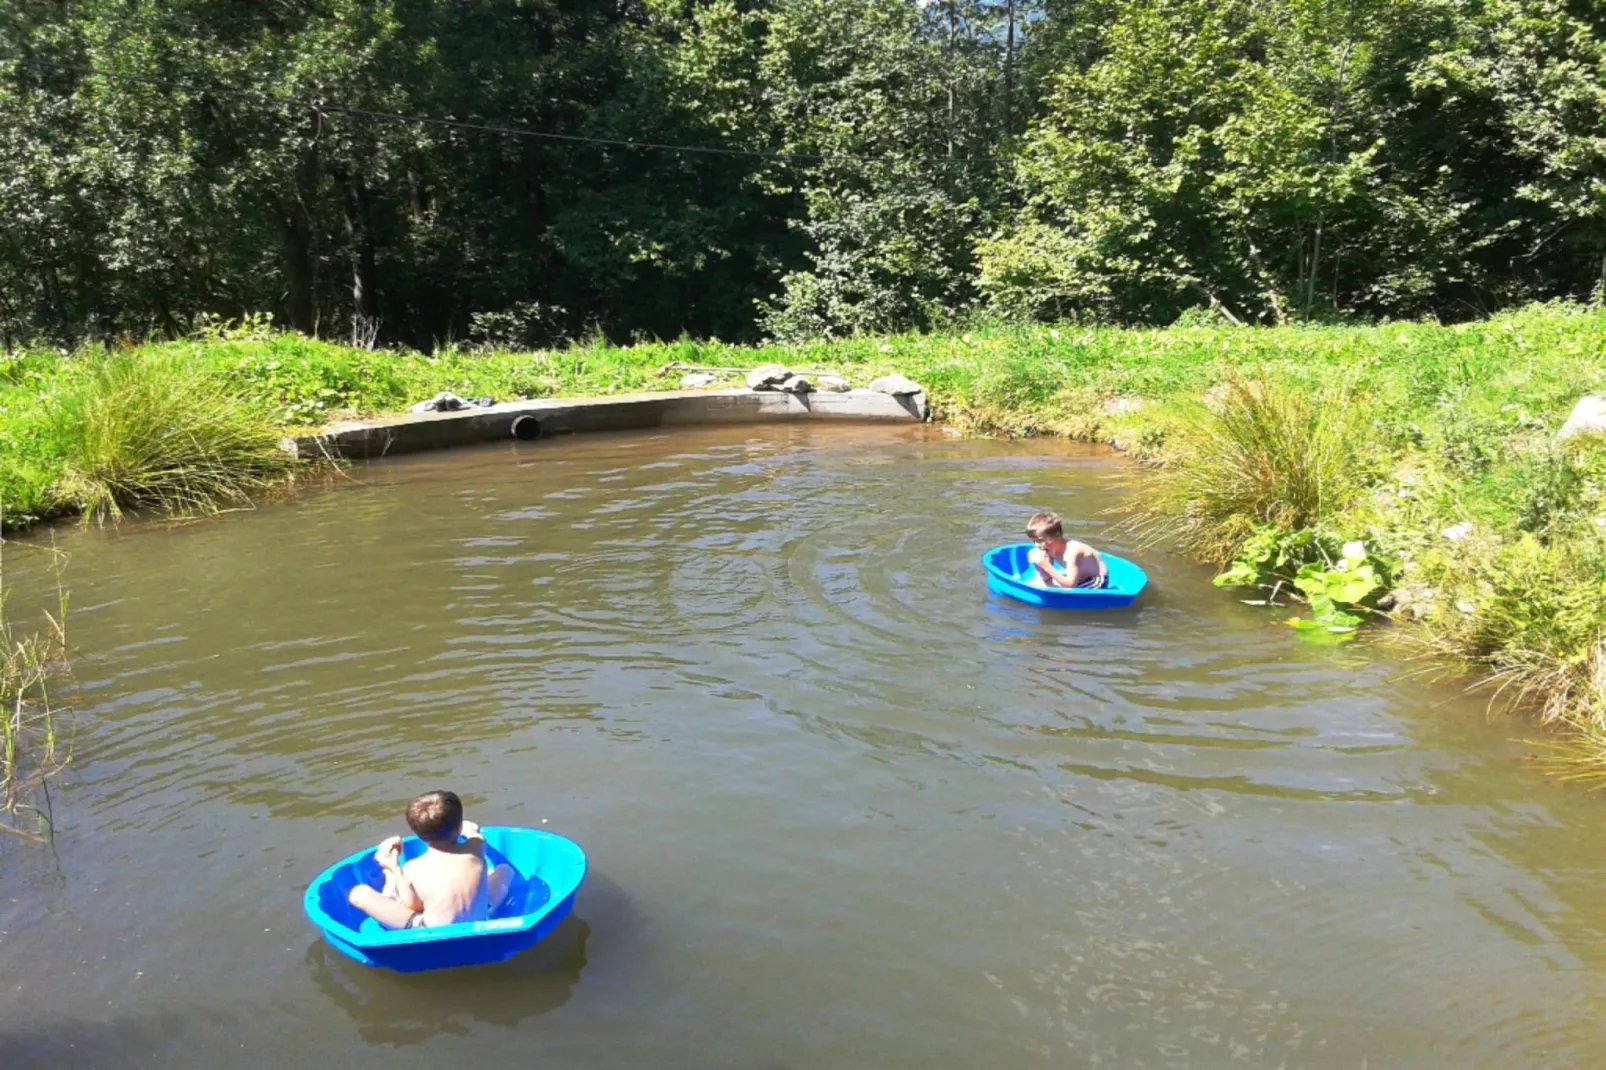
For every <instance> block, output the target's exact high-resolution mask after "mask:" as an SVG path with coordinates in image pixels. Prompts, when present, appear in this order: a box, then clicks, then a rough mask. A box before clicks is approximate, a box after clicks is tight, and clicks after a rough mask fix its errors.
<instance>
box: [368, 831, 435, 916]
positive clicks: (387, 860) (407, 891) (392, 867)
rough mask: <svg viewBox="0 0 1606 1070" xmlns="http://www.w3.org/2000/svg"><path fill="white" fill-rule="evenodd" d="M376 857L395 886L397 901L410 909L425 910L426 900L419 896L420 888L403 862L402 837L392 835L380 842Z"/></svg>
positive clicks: (375, 853)
mask: <svg viewBox="0 0 1606 1070" xmlns="http://www.w3.org/2000/svg"><path fill="white" fill-rule="evenodd" d="M374 858H375V860H376V861H378V863H379V868H380V869H382V870H384V871H385V873H386V874H387V875H388V876H389V877H390V879H391V882H392V884H393V885H394V886H395V889H396V901H397V902H399V903H400V904H401V905H402V906H404V907H406V908H407V909H408V910H423V909H424V901H423V900H422V899H420V898H419V897H418V889H416V888H414V887H413V882H412V881H411V880H410V879H409V878H408V876H407V867H406V866H404V865H402V863H401V837H400V836H392V837H391V838H390V839H388V840H386V841H385V842H384V843H382V844H380V845H379V848H378V850H376V851H375V852H374Z"/></svg>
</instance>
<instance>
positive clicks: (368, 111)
mask: <svg viewBox="0 0 1606 1070" xmlns="http://www.w3.org/2000/svg"><path fill="white" fill-rule="evenodd" d="M5 58H6V59H7V60H9V61H11V62H15V63H19V64H29V65H32V66H36V67H49V68H52V69H54V70H58V71H64V72H67V73H70V74H77V75H80V76H83V77H93V78H110V79H113V80H117V81H124V82H131V83H137V84H141V85H151V86H157V87H160V88H163V89H178V90H183V91H185V92H189V93H198V94H212V95H214V96H221V97H233V98H236V99H241V100H251V101H255V102H256V103H259V104H266V105H270V106H273V107H283V106H285V105H293V106H299V107H303V108H306V109H308V110H309V111H312V112H314V113H316V114H318V115H320V116H328V115H344V116H348V117H351V118H359V119H374V120H379V121H383V122H390V123H398V124H410V125H414V126H434V127H442V128H445V129H450V130H465V131H472V132H475V133H483V134H497V135H500V136H504V137H522V138H534V139H538V140H543V141H563V142H573V143H580V144H588V145H606V146H610V147H613V148H623V149H638V150H646V151H653V152H682V153H693V154H702V155H708V156H734V157H747V158H757V159H765V160H776V161H781V162H787V163H831V162H838V161H857V162H865V163H888V162H899V161H904V162H914V161H920V162H926V163H947V164H952V163H972V162H981V161H992V160H997V159H999V157H997V156H992V155H984V154H972V155H964V156H953V155H935V154H931V153H914V154H909V155H905V154H900V153H875V154H869V153H809V152H775V151H770V150H764V149H733V148H727V147H724V146H717V145H676V144H670V143H667V142H658V141H632V140H629V139H626V138H610V137H591V136H589V135H585V134H559V133H554V132H552V131H550V130H531V129H529V128H528V127H521V126H503V125H499V124H494V123H480V122H471V121H468V120H463V119H443V118H440V117H438V116H430V115H408V114H405V113H402V112H387V111H376V110H374V109H372V108H356V107H351V106H349V105H344V104H326V103H323V102H322V101H317V102H314V101H309V100H298V99H295V98H288V97H276V96H272V95H270V94H267V93H261V92H257V91H253V90H248V89H226V88H223V87H221V86H206V85H198V84H195V83H190V82H172V81H166V80H164V79H161V78H152V77H149V76H147V75H139V74H123V73H119V72H115V71H102V70H95V69H94V68H86V67H78V66H73V65H71V64H66V63H57V62H54V61H52V60H45V59H37V58H32V57H17V56H11V57H5Z"/></svg>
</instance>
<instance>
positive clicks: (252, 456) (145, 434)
mask: <svg viewBox="0 0 1606 1070" xmlns="http://www.w3.org/2000/svg"><path fill="white" fill-rule="evenodd" d="M45 427H46V434H47V436H48V441H49V442H50V443H51V444H52V446H53V447H54V448H55V449H56V450H58V451H59V453H58V456H59V458H60V462H61V470H60V474H59V476H58V478H57V481H56V483H55V484H54V488H53V489H54V493H55V494H56V496H57V498H58V499H59V500H60V501H61V503H62V504H63V505H64V506H66V507H68V508H71V509H72V510H73V511H75V512H78V513H81V514H83V515H84V516H86V517H92V518H96V519H105V518H107V517H111V518H117V517H120V516H121V515H122V510H123V509H124V508H125V507H132V508H151V509H160V510H162V511H164V512H168V513H175V514H193V513H203V512H208V511H210V510H213V509H216V508H218V507H219V506H221V505H225V504H231V503H232V504H244V503H247V502H249V501H250V497H251V495H252V494H253V493H254V492H257V491H261V490H263V489H265V488H267V487H269V486H271V485H272V484H273V483H275V482H277V481H278V480H279V479H280V478H281V477H282V476H284V475H285V474H286V473H287V472H288V471H289V470H290V468H291V466H292V465H293V464H294V463H295V462H294V459H293V458H292V457H291V456H290V455H289V454H288V453H286V452H285V451H284V450H283V449H281V448H280V446H279V441H280V438H281V437H282V436H281V434H280V432H279V429H278V425H277V424H276V422H275V421H274V420H273V419H272V417H271V416H270V415H269V414H268V412H267V411H266V410H265V409H264V408H263V407H262V406H261V405H259V404H257V403H255V402H253V401H251V400H248V399H245V398H241V397H240V396H239V395H238V393H236V391H235V389H234V384H232V383H231V382H230V381H229V380H228V379H226V378H222V377H219V376H217V375H215V374H211V373H209V372H208V371H207V370H206V369H205V368H204V367H201V366H199V365H197V364H196V363H194V362H192V361H186V360H185V359H184V358H183V356H182V355H180V354H175V353H169V352H158V353H153V354H143V355H139V354H130V353H121V354H116V355H113V356H110V357H108V358H106V359H104V360H100V361H96V362H93V363H92V364H90V365H89V366H88V367H87V368H86V369H85V370H84V371H83V372H82V373H81V374H79V375H77V376H75V377H74V378H73V380H72V381H71V382H70V383H68V384H67V385H66V386H65V387H64V388H63V389H62V390H61V391H59V392H58V393H57V394H56V395H55V397H54V398H53V399H52V401H51V403H50V404H49V406H48V408H47V409H46V415H45Z"/></svg>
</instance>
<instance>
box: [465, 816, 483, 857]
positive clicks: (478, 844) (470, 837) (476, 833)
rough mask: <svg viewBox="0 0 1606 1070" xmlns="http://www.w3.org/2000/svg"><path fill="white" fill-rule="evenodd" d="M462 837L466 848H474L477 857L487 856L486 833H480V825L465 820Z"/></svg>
mask: <svg viewBox="0 0 1606 1070" xmlns="http://www.w3.org/2000/svg"><path fill="white" fill-rule="evenodd" d="M462 837H463V846H464V847H469V848H472V849H473V851H474V853H475V854H477V855H481V856H483V855H484V854H485V833H483V832H481V831H480V827H479V825H477V824H475V823H474V822H472V821H468V820H465V821H464V822H463V829H462Z"/></svg>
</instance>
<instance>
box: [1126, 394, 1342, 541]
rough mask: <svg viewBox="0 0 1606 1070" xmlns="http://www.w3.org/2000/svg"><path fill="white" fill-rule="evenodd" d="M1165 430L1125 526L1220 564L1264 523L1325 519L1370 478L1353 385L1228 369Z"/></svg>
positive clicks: (1289, 526) (1294, 526)
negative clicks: (1290, 380)
mask: <svg viewBox="0 0 1606 1070" xmlns="http://www.w3.org/2000/svg"><path fill="white" fill-rule="evenodd" d="M1217 393H1218V398H1217V399H1216V401H1215V402H1214V408H1213V409H1210V408H1206V409H1204V410H1203V411H1201V412H1199V413H1197V414H1195V415H1194V416H1193V417H1191V418H1189V419H1186V420H1183V421H1182V422H1181V423H1180V424H1179V426H1177V427H1176V428H1175V429H1174V430H1173V431H1172V432H1171V433H1170V435H1169V436H1168V439H1167V443H1168V444H1167V449H1166V456H1165V458H1164V463H1163V464H1162V465H1161V467H1160V469H1159V471H1158V472H1157V473H1155V474H1154V475H1153V477H1152V478H1149V477H1146V478H1145V480H1144V490H1143V494H1142V497H1141V498H1140V499H1139V501H1138V504H1137V505H1135V506H1134V507H1133V508H1132V509H1131V511H1130V512H1129V514H1128V526H1129V527H1132V528H1133V529H1134V530H1136V531H1138V532H1139V533H1141V534H1144V535H1146V536H1148V537H1150V538H1166V539H1168V540H1171V541H1175V542H1176V543H1178V544H1180V545H1181V546H1182V547H1183V548H1184V549H1186V550H1188V551H1189V552H1191V553H1194V554H1197V555H1198V556H1199V557H1201V558H1203V559H1204V560H1206V561H1209V562H1211V563H1212V564H1216V565H1223V564H1226V563H1227V562H1228V561H1231V560H1232V559H1233V558H1234V557H1236V556H1237V555H1238V552H1239V551H1240V550H1241V549H1242V548H1243V546H1244V544H1245V543H1246V542H1247V541H1248V540H1249V539H1250V538H1251V537H1252V536H1253V535H1254V534H1255V532H1256V531H1257V530H1260V529H1266V528H1269V529H1272V530H1274V531H1286V532H1292V531H1299V530H1302V529H1306V528H1322V527H1324V526H1325V522H1326V521H1328V520H1330V519H1332V518H1334V517H1335V516H1336V515H1337V514H1338V513H1340V512H1342V511H1343V510H1344V509H1346V508H1347V507H1348V506H1350V505H1351V504H1352V503H1353V502H1354V501H1355V499H1356V497H1357V496H1358V494H1359V493H1360V491H1361V489H1362V488H1363V487H1364V486H1365V483H1366V480H1365V478H1364V471H1363V454H1362V450H1361V448H1360V441H1361V439H1360V435H1359V430H1360V429H1359V426H1358V421H1357V418H1356V417H1355V416H1354V415H1353V410H1352V408H1351V406H1350V404H1349V397H1348V392H1347V391H1346V390H1344V389H1340V388H1327V389H1321V390H1317V391H1304V390H1300V389H1298V388H1291V387H1287V386H1278V385H1272V384H1269V383H1256V382H1249V381H1247V380H1243V379H1237V378H1233V379H1228V380H1227V381H1226V383H1225V384H1223V386H1222V387H1221V388H1220V389H1219V390H1218V392H1217Z"/></svg>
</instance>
